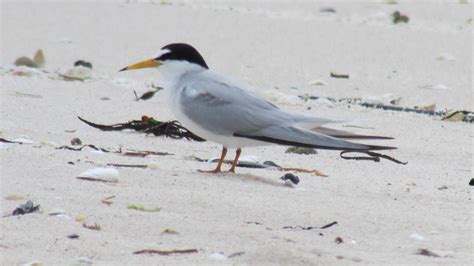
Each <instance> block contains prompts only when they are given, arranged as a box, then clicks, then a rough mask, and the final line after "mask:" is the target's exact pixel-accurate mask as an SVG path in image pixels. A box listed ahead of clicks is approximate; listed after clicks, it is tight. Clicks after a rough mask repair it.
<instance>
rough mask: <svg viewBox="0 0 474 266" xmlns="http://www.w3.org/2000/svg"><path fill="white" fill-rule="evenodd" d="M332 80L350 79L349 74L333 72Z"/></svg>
mask: <svg viewBox="0 0 474 266" xmlns="http://www.w3.org/2000/svg"><path fill="white" fill-rule="evenodd" d="M330 76H331V78H337V79H348V78H349V74H342V73H337V72H331V73H330Z"/></svg>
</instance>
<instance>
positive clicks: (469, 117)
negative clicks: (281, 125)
mask: <svg viewBox="0 0 474 266" xmlns="http://www.w3.org/2000/svg"><path fill="white" fill-rule="evenodd" d="M298 97H299V98H300V99H302V100H303V101H308V100H319V99H322V98H325V99H328V100H329V101H332V102H339V103H344V104H350V105H360V106H363V107H366V108H374V109H381V110H384V111H396V112H407V113H417V114H426V115H429V116H437V117H444V116H450V115H452V114H456V113H458V112H461V113H463V114H464V118H463V119H462V120H461V121H463V122H468V123H473V122H474V112H472V111H465V110H455V111H428V110H422V109H420V108H419V107H416V108H410V107H401V106H394V105H386V104H369V103H362V102H361V99H360V98H341V99H335V98H331V97H320V96H314V95H308V94H304V95H299V96H298ZM461 117H462V116H461ZM456 119H459V118H456Z"/></svg>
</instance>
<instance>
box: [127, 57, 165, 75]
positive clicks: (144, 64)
mask: <svg viewBox="0 0 474 266" xmlns="http://www.w3.org/2000/svg"><path fill="white" fill-rule="evenodd" d="M161 65H162V64H161V63H160V62H158V61H156V60H155V59H148V60H145V61H142V62H140V63H136V64H133V65H131V66H128V67H124V68H122V69H120V71H125V70H134V69H140V68H149V67H158V66H161ZM120 71H119V72H120Z"/></svg>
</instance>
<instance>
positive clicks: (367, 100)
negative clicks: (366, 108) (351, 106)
mask: <svg viewBox="0 0 474 266" xmlns="http://www.w3.org/2000/svg"><path fill="white" fill-rule="evenodd" d="M360 103H361V104H373V105H383V104H384V101H383V99H382V98H381V97H378V96H370V95H369V96H364V97H362V98H361V99H360Z"/></svg>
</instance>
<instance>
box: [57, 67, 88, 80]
mask: <svg viewBox="0 0 474 266" xmlns="http://www.w3.org/2000/svg"><path fill="white" fill-rule="evenodd" d="M61 76H62V77H63V78H64V80H68V81H74V80H78V81H84V80H86V79H90V78H91V77H92V69H90V68H88V67H83V66H75V67H73V68H70V69H68V70H67V71H66V73H64V74H62V75H61Z"/></svg>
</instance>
